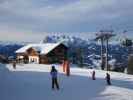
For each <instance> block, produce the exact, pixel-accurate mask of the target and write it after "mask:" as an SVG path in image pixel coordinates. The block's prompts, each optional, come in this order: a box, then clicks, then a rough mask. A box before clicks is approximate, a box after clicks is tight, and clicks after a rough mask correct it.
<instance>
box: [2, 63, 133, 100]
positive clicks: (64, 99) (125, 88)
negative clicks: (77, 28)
mask: <svg viewBox="0 0 133 100" xmlns="http://www.w3.org/2000/svg"><path fill="white" fill-rule="evenodd" d="M50 66H51V65H39V64H26V65H25V64H21V65H17V69H15V70H14V69H13V68H12V65H10V64H9V65H3V64H0V100H133V75H126V74H123V73H116V72H110V74H111V79H112V85H111V86H107V84H106V81H105V74H106V71H101V70H96V80H92V79H91V72H92V70H91V69H80V68H76V67H72V68H71V76H70V77H67V76H66V75H65V74H64V73H63V72H62V67H61V65H56V68H57V69H58V71H59V75H58V76H59V77H58V80H59V84H60V90H59V91H58V90H54V91H53V90H52V89H51V77H50V74H49V72H50Z"/></svg>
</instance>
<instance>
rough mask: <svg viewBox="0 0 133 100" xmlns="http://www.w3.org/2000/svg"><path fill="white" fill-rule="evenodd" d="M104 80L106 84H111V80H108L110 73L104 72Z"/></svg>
mask: <svg viewBox="0 0 133 100" xmlns="http://www.w3.org/2000/svg"><path fill="white" fill-rule="evenodd" d="M106 81H107V84H108V85H111V81H110V74H109V73H106Z"/></svg>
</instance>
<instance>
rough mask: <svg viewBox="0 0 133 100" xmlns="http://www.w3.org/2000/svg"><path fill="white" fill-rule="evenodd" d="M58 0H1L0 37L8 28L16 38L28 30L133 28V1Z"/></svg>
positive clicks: (66, 30) (67, 30)
mask: <svg viewBox="0 0 133 100" xmlns="http://www.w3.org/2000/svg"><path fill="white" fill-rule="evenodd" d="M68 1H69V0H68ZM53 2H54V4H53ZM60 2H61V1H60ZM62 2H63V1H62ZM58 3H59V2H57V3H56V0H55V1H53V0H45V1H44V0H38V1H36V0H1V1H0V16H1V17H0V29H1V30H0V36H2V37H3V35H2V34H3V33H2V32H3V31H4V32H5V30H8V31H6V33H9V34H13V33H16V34H14V35H12V36H14V39H15V38H16V37H17V33H18V34H19V33H25V35H24V37H26V34H28V33H30V32H31V33H32V34H38V33H42V34H43V33H44V32H89V31H98V30H99V29H100V28H103V27H105V28H106V27H107V28H108V27H110V26H112V27H113V28H114V29H116V30H120V29H122V28H128V27H129V26H130V27H132V28H133V19H132V18H133V12H132V9H133V1H132V0H80V1H79V0H75V1H73V2H70V1H69V3H68V4H66V3H62V4H61V5H58ZM56 4H57V5H56ZM3 27H4V28H3ZM15 35H16V37H15ZM31 36H32V35H31ZM16 39H17V38H16ZM5 40H6V39H5Z"/></svg>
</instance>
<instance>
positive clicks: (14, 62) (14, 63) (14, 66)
mask: <svg viewBox="0 0 133 100" xmlns="http://www.w3.org/2000/svg"><path fill="white" fill-rule="evenodd" d="M12 66H13V68H14V69H16V61H13V64H12Z"/></svg>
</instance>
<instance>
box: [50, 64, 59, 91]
mask: <svg viewBox="0 0 133 100" xmlns="http://www.w3.org/2000/svg"><path fill="white" fill-rule="evenodd" d="M50 74H51V77H52V89H53V90H54V87H55V86H56V88H57V89H58V90H59V84H58V80H57V74H58V72H57V70H56V69H55V66H52V69H51V72H50Z"/></svg>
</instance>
